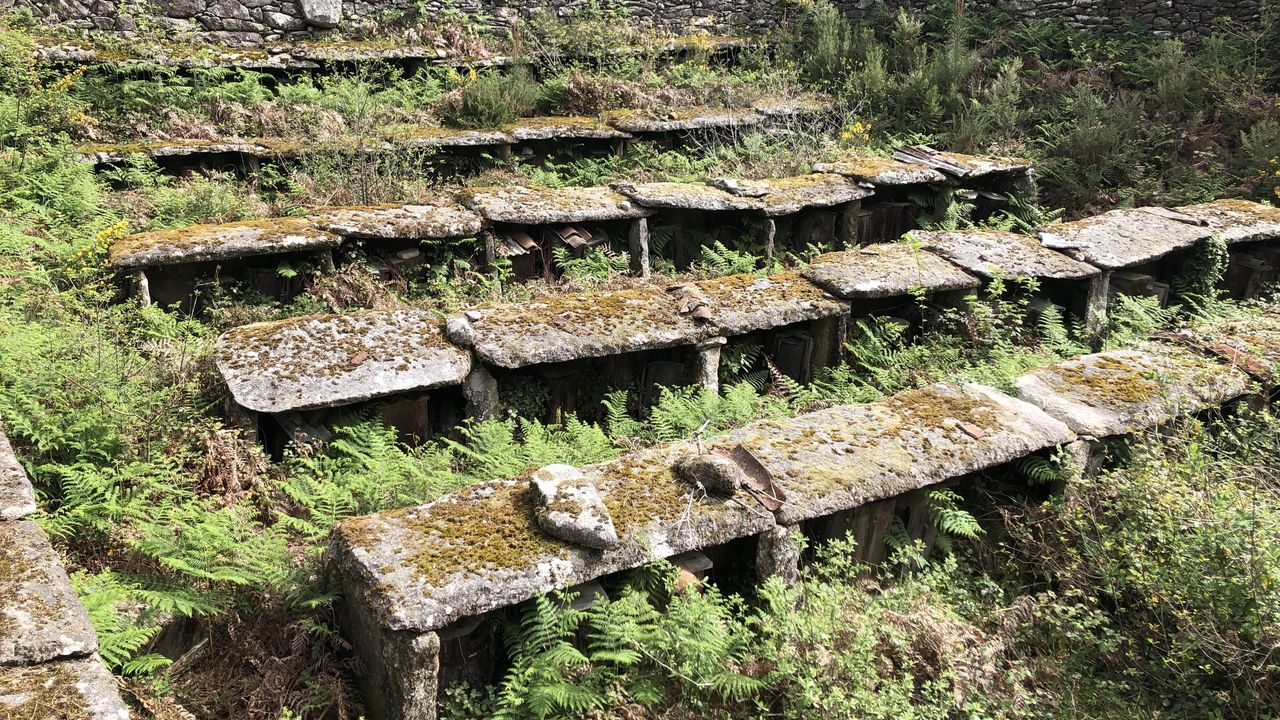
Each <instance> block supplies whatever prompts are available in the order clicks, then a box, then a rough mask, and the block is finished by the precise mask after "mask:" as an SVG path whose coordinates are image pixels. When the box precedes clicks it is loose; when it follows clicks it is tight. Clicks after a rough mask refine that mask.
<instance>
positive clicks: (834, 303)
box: [693, 271, 849, 336]
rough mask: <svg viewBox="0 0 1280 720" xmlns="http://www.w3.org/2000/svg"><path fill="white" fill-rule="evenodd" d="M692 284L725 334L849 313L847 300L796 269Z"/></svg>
mask: <svg viewBox="0 0 1280 720" xmlns="http://www.w3.org/2000/svg"><path fill="white" fill-rule="evenodd" d="M693 285H694V287H695V288H696V293H697V295H698V296H699V297H700V298H701V299H703V300H705V301H706V303H707V306H708V308H709V309H710V311H711V320H710V322H711V324H712V325H714V326H715V327H716V328H717V329H718V330H719V331H720V333H721V334H722V335H725V336H732V335H745V334H747V333H750V332H755V331H757V330H769V329H772V328H780V327H784V326H787V325H791V324H793V323H799V322H808V321H811V320H819V319H821V318H827V317H836V316H839V315H847V314H848V313H849V305H848V303H845V302H843V301H840V300H837V299H836V298H834V297H832V296H831V295H829V294H827V293H826V292H825V291H823V290H822V288H820V287H818V286H817V285H814V284H813V283H811V282H809V281H808V280H805V279H804V278H802V277H800V275H798V274H797V273H795V272H794V271H788V272H782V273H778V274H776V275H769V276H767V277H758V276H756V275H729V276H726V277H718V278H713V279H711V280H702V281H699V282H697V283H694V284H693Z"/></svg>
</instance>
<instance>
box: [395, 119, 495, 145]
mask: <svg viewBox="0 0 1280 720" xmlns="http://www.w3.org/2000/svg"><path fill="white" fill-rule="evenodd" d="M386 139H387V140H388V141H390V142H392V143H394V144H395V145H396V146H398V147H403V148H407V149H410V150H427V149H434V148H456V147H482V146H486V145H509V144H511V136H509V135H507V133H506V132H504V131H502V130H490V129H478V130H472V129H467V128H447V127H434V126H428V125H401V126H396V127H392V128H389V129H388V131H387V133H386Z"/></svg>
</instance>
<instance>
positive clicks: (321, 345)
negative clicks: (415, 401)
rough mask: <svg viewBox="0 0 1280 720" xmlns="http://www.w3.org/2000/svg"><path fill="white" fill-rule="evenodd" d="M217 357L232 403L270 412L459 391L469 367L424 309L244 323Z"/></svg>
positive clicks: (222, 342)
mask: <svg viewBox="0 0 1280 720" xmlns="http://www.w3.org/2000/svg"><path fill="white" fill-rule="evenodd" d="M216 359H217V363H218V370H219V371H220V372H221V373H222V377H223V379H224V380H226V383H227V386H228V387H229V388H230V389H231V394H232V396H233V397H234V398H235V401H236V402H237V403H239V404H240V405H241V406H243V407H246V408H248V409H250V410H257V411H259V412H269V413H279V412H287V411H290V410H306V409H311V408H319V407H329V406H336V405H347V404H351V403H356V402H362V401H364V400H369V399H372V398H377V397H383V396H386V395H392V394H395V393H400V392H409V391H422V390H429V389H431V388H436V387H441V386H445V385H459V384H461V383H462V382H463V380H464V379H465V378H466V376H467V372H468V371H469V370H470V369H471V356H470V355H469V354H468V353H467V352H466V351H464V350H462V349H460V348H457V347H455V346H453V345H451V344H449V343H448V342H447V341H446V340H445V339H444V332H443V323H442V322H441V321H440V319H439V318H438V317H437V316H436V315H434V314H433V313H430V312H426V311H421V310H389V311H379V310H370V311H364V312H358V313H352V314H349V315H314V316H309V317H300V318H292V319H289V320H281V321H278V322H267V323H255V324H253V325H244V326H241V327H237V328H232V329H231V330H228V331H227V332H225V333H223V334H222V336H221V337H219V338H218V341H217V344H216Z"/></svg>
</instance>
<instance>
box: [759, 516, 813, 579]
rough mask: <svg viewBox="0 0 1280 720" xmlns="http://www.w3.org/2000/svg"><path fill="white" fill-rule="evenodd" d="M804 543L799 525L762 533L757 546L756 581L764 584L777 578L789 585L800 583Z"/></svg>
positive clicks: (780, 527) (776, 528) (785, 526)
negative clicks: (801, 551)
mask: <svg viewBox="0 0 1280 720" xmlns="http://www.w3.org/2000/svg"><path fill="white" fill-rule="evenodd" d="M802 542H803V535H802V533H801V531H800V527H799V526H798V525H779V526H777V527H775V528H773V529H772V530H769V531H767V532H764V533H761V534H760V535H759V539H758V540H757V544H756V579H757V580H758V581H759V582H762V583H763V582H764V581H765V580H768V579H769V578H771V577H776V578H781V579H782V581H783V582H784V583H786V584H787V585H795V584H796V583H798V582H799V581H800V547H801V543H802Z"/></svg>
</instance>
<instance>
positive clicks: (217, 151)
mask: <svg viewBox="0 0 1280 720" xmlns="http://www.w3.org/2000/svg"><path fill="white" fill-rule="evenodd" d="M79 154H80V156H81V157H82V158H84V160H85V161H86V162H91V163H93V164H95V165H107V164H111V163H122V162H124V161H125V160H127V159H128V157H129V156H130V155H146V156H148V157H151V158H167V157H190V156H192V155H222V154H236V155H249V156H252V157H268V156H270V155H272V154H273V153H272V150H271V148H270V147H268V146H266V145H262V144H259V143H253V142H237V141H234V140H138V141H133V142H127V143H100V144H95V145H85V146H83V147H81V148H80V149H79Z"/></svg>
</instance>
